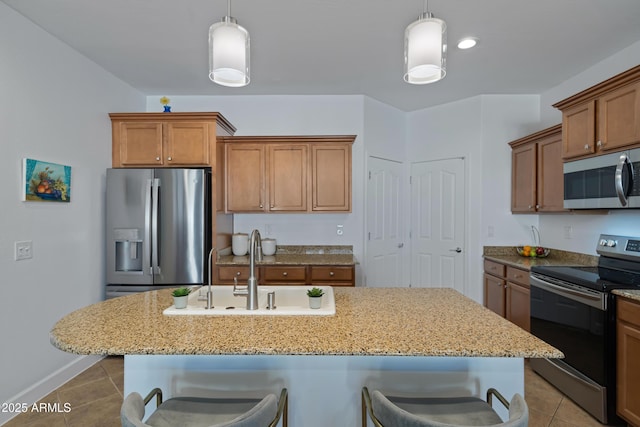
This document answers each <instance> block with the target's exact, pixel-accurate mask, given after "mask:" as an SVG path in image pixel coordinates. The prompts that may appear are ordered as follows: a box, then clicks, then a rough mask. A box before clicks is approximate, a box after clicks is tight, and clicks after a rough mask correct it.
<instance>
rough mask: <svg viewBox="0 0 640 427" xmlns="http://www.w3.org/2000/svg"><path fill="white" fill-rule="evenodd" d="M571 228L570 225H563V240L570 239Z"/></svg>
mask: <svg viewBox="0 0 640 427" xmlns="http://www.w3.org/2000/svg"><path fill="white" fill-rule="evenodd" d="M572 231H573V230H572V228H571V226H570V225H565V226H564V238H565V239H571V233H572Z"/></svg>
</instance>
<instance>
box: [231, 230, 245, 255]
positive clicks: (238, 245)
mask: <svg viewBox="0 0 640 427" xmlns="http://www.w3.org/2000/svg"><path fill="white" fill-rule="evenodd" d="M248 250H249V235H248V234H247V233H236V234H234V235H233V236H231V251H232V252H233V254H234V255H235V256H242V255H246V254H247V252H248Z"/></svg>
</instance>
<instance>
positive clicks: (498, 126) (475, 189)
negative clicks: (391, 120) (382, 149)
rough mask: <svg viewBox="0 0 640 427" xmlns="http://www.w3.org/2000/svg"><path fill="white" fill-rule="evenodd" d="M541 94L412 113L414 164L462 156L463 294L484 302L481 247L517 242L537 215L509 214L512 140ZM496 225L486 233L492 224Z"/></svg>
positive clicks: (472, 100) (534, 111) (480, 100)
mask: <svg viewBox="0 0 640 427" xmlns="http://www.w3.org/2000/svg"><path fill="white" fill-rule="evenodd" d="M537 112H538V97H537V96H531V95H521V96H508V95H483V96H478V97H474V98H469V99H465V100H462V101H458V102H453V103H449V104H445V105H440V106H437V107H433V108H428V109H425V110H420V111H415V112H412V113H408V120H407V150H408V156H407V158H408V159H411V162H419V161H425V160H438V159H446V158H452V157H464V158H465V165H466V181H467V193H468V197H467V206H466V215H465V217H466V242H465V252H466V273H467V276H466V283H465V289H466V290H465V294H466V295H467V296H469V297H471V298H473V299H475V300H476V301H479V302H480V301H482V258H481V257H482V246H484V245H502V244H507V242H510V243H508V244H515V242H518V241H522V240H523V239H525V238H526V237H528V234H527V233H528V232H527V227H529V226H530V224H529V223H533V224H536V225H537V222H536V219H535V217H533V216H529V215H527V216H526V218H525V217H515V216H513V215H511V213H510V204H509V201H510V197H511V196H510V194H511V193H510V188H511V183H510V179H509V177H510V176H511V169H510V165H511V154H510V148H509V146H508V144H507V143H508V142H509V141H511V140H513V139H517V138H519V137H521V136H524V135H525V134H526V132H525V131H524V128H525V126H523V123H528V122H529V121H531V120H532V117H533V118H534V121H535V119H537V114H538V113H537ZM489 226H492V227H493V229H494V232H493V233H494V235H493V237H489V236H488V232H487V230H488V227H489Z"/></svg>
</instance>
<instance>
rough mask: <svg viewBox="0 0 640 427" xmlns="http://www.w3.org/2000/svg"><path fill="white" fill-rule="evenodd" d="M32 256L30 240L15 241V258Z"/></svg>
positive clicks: (17, 259)
mask: <svg viewBox="0 0 640 427" xmlns="http://www.w3.org/2000/svg"><path fill="white" fill-rule="evenodd" d="M30 258H33V242H32V241H31V240H23V241H20V242H15V260H16V261H20V260H23V259H30Z"/></svg>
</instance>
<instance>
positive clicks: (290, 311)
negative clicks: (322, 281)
mask: <svg viewBox="0 0 640 427" xmlns="http://www.w3.org/2000/svg"><path fill="white" fill-rule="evenodd" d="M316 287H318V288H320V289H322V290H323V291H324V296H323V297H322V305H321V306H320V308H317V309H312V308H309V297H308V296H307V290H308V289H310V287H308V286H258V309H257V310H247V308H246V304H247V300H246V297H245V296H235V295H233V286H221V285H215V286H212V287H211V290H212V292H213V308H212V309H209V310H208V309H207V308H206V305H207V301H206V294H207V287H206V286H203V287H201V288H199V289H197V290H195V291H193V292H192V293H191V294H190V295H189V300H188V303H187V308H182V309H177V308H175V306H173V305H172V306H171V307H169V308H167V309H165V310H164V311H163V314H164V315H167V316H185V315H188V316H239V315H240V316H333V315H335V314H336V302H335V297H334V295H333V288H332V287H331V286H316ZM272 292H273V293H274V296H275V299H274V300H275V302H274V304H273V305H274V306H275V307H274V308H272V309H269V308H267V306H268V299H269V297H268V295H269V293H272Z"/></svg>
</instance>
